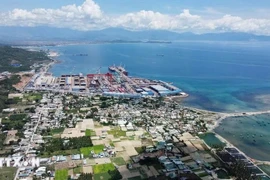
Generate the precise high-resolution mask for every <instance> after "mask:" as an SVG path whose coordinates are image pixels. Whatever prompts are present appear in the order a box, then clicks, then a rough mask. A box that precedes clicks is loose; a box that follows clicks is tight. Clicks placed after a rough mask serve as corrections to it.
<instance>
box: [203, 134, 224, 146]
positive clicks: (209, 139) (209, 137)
mask: <svg viewBox="0 0 270 180" xmlns="http://www.w3.org/2000/svg"><path fill="white" fill-rule="evenodd" d="M199 137H200V138H201V139H203V140H204V142H205V143H206V144H207V145H208V146H210V147H212V148H219V147H220V148H223V147H224V146H225V143H223V142H221V141H220V140H219V139H218V138H217V137H216V135H215V134H214V133H205V134H201V135H199Z"/></svg>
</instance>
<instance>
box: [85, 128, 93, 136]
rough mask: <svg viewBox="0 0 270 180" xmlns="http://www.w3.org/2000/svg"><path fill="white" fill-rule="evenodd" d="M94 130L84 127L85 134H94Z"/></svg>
mask: <svg viewBox="0 0 270 180" xmlns="http://www.w3.org/2000/svg"><path fill="white" fill-rule="evenodd" d="M95 135H96V132H95V131H93V130H92V129H86V131H85V136H95Z"/></svg>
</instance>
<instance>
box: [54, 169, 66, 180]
mask: <svg viewBox="0 0 270 180" xmlns="http://www.w3.org/2000/svg"><path fill="white" fill-rule="evenodd" d="M67 179H68V170H67V169H62V170H57V171H56V172H55V180H67Z"/></svg>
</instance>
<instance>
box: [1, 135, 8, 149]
mask: <svg viewBox="0 0 270 180" xmlns="http://www.w3.org/2000/svg"><path fill="white" fill-rule="evenodd" d="M6 137H7V134H6V133H1V134H0V150H3V149H4V141H5V139H6Z"/></svg>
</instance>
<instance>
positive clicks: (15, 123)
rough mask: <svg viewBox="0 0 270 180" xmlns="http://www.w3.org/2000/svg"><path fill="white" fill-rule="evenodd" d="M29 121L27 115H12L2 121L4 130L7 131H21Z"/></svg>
mask: <svg viewBox="0 0 270 180" xmlns="http://www.w3.org/2000/svg"><path fill="white" fill-rule="evenodd" d="M28 121H29V118H27V115H26V114H12V115H10V116H9V118H8V119H6V118H4V119H2V124H3V125H4V127H3V129H2V130H4V131H6V130H12V129H15V130H21V129H23V126H24V124H25V123H26V122H28Z"/></svg>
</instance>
